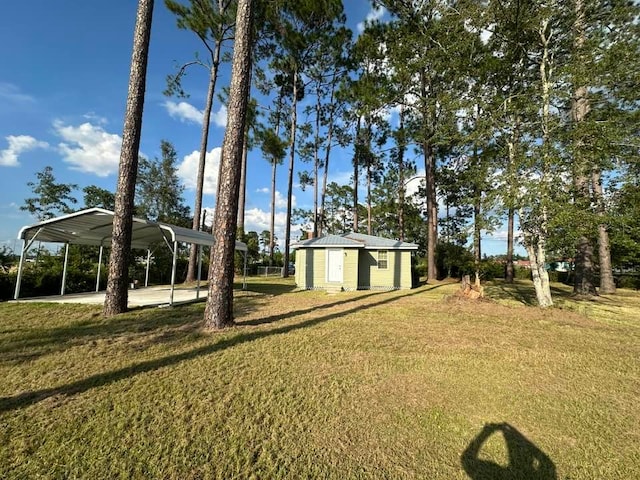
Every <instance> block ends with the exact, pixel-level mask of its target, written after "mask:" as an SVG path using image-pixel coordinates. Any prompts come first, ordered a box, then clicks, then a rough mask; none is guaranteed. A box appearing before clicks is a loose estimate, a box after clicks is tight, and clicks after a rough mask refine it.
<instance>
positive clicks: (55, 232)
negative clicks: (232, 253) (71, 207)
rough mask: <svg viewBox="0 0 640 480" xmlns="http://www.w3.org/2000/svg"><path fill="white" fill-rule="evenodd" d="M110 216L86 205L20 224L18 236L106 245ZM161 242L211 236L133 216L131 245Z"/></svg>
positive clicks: (208, 241)
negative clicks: (57, 215) (66, 213)
mask: <svg viewBox="0 0 640 480" xmlns="http://www.w3.org/2000/svg"><path fill="white" fill-rule="evenodd" d="M113 217H114V212H112V211H111V210H105V209H104V208H97V207H96V208H88V209H86V210H81V211H79V212H74V213H70V214H68V215H63V216H60V217H56V218H52V219H50V220H45V221H43V222H40V223H36V224H35V225H27V226H25V227H22V228H21V229H20V232H19V233H18V238H19V239H21V240H24V241H25V242H29V241H31V240H32V239H34V238H35V239H37V240H39V241H42V242H52V243H70V244H77V245H95V246H105V247H108V246H110V245H111V238H112V227H113ZM36 237H37V238H36ZM165 241H167V242H171V243H173V242H184V243H193V244H196V245H209V246H211V245H213V235H211V234H210V233H206V232H199V231H196V230H191V229H189V228H184V227H178V226H176V225H170V224H168V223H159V222H151V221H149V220H144V219H142V218H135V217H134V218H133V231H132V239H131V248H142V249H147V248H149V247H150V246H151V245H154V244H156V243H164V242H165ZM236 250H241V251H243V252H246V251H247V245H246V244H244V243H242V242H236Z"/></svg>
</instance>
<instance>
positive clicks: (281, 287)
mask: <svg viewBox="0 0 640 480" xmlns="http://www.w3.org/2000/svg"><path fill="white" fill-rule="evenodd" d="M234 288H235V285H234ZM239 288H242V284H239ZM296 288H297V287H296V285H295V284H292V283H291V284H289V283H280V282H274V283H266V282H265V283H257V282H251V279H247V290H248V291H250V292H257V293H264V294H266V295H282V294H284V293H290V292H293V291H294V290H295V289H296Z"/></svg>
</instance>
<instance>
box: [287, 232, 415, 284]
mask: <svg viewBox="0 0 640 480" xmlns="http://www.w3.org/2000/svg"><path fill="white" fill-rule="evenodd" d="M291 246H292V248H294V249H296V269H295V271H296V273H295V279H296V284H297V285H298V287H300V288H304V289H307V290H311V289H318V290H394V289H409V288H412V275H411V256H412V254H413V252H415V251H416V250H417V249H418V245H416V244H414V243H407V242H400V241H398V240H391V239H388V238H382V237H374V236H372V235H363V234H361V233H348V234H344V235H325V236H322V237H318V238H311V239H308V240H304V241H301V242H298V243H294V244H292V245H291Z"/></svg>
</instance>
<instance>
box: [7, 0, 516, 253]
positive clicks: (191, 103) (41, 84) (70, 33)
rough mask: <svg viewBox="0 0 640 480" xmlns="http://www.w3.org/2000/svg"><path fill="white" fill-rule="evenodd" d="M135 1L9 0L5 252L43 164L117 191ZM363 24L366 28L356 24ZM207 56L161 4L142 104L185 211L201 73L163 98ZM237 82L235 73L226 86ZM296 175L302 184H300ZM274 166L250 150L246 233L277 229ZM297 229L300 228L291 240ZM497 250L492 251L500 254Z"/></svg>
mask: <svg viewBox="0 0 640 480" xmlns="http://www.w3.org/2000/svg"><path fill="white" fill-rule="evenodd" d="M344 3H345V8H346V14H347V18H348V25H349V27H350V28H351V29H352V30H353V31H354V33H357V32H358V28H359V27H360V28H361V26H362V25H361V22H362V21H363V20H364V19H365V18H366V17H367V16H369V18H372V17H375V16H376V12H375V11H372V9H371V5H370V3H369V2H368V1H367V0H348V1H345V2H344ZM136 7H137V2H136V1H134V0H119V1H115V2H92V1H91V2H71V1H69V0H62V1H60V2H52V1H50V0H32V1H30V2H6V4H5V5H3V12H2V17H1V18H0V62H2V66H3V68H2V69H1V70H0V178H1V183H0V185H1V186H2V188H0V245H8V246H9V247H10V248H12V249H15V247H18V249H19V245H18V244H17V243H16V241H15V239H16V236H17V233H18V230H19V229H20V227H21V226H23V225H27V224H31V223H35V221H36V220H35V219H34V218H32V217H30V215H29V214H28V213H26V212H22V211H20V210H19V207H20V205H23V204H24V200H25V198H27V197H29V196H30V195H31V191H30V189H29V187H28V186H27V182H29V181H33V180H35V173H36V172H39V171H41V170H42V169H43V168H44V167H45V166H47V165H50V166H52V167H53V172H54V175H55V177H56V180H57V181H58V182H64V183H75V184H78V186H79V189H78V191H76V192H75V196H76V197H77V198H78V201H79V202H82V192H81V189H82V188H83V187H85V186H87V185H98V186H100V187H103V188H106V189H109V190H111V191H113V190H114V189H115V184H116V175H117V166H118V159H119V151H120V143H121V134H122V124H123V116H124V107H125V102H126V94H127V83H128V78H129V64H130V58H131V45H132V35H133V26H134V21H135V11H136ZM358 24H360V25H358ZM197 51H201V47H200V44H199V42H198V40H197V39H196V38H195V36H194V35H193V34H191V33H189V32H185V31H182V30H178V29H177V28H176V26H175V19H174V17H173V16H172V14H171V13H170V12H168V11H167V9H166V7H165V6H164V2H162V1H161V0H156V5H155V10H154V18H153V27H152V33H151V46H150V53H149V64H148V72H147V89H146V101H145V109H144V119H143V131H142V139H141V145H140V150H141V152H142V154H143V155H145V156H147V157H151V158H152V157H155V156H159V155H160V141H161V140H162V139H166V140H168V141H170V142H171V143H173V145H174V146H175V148H176V150H177V152H178V155H179V164H180V167H179V174H180V176H181V178H182V180H183V182H184V184H185V186H186V187H187V189H186V191H185V200H186V204H187V205H190V206H192V205H193V197H194V195H193V193H194V191H193V184H194V182H195V176H196V174H195V169H196V165H197V158H198V148H199V144H200V132H201V129H200V125H201V116H202V115H201V113H200V112H201V110H202V109H203V107H204V98H205V95H206V88H207V72H206V71H205V70H204V69H197V68H196V69H193V70H191V71H190V73H189V75H188V77H187V80H186V82H185V85H186V90H187V92H188V93H189V94H190V97H189V98H188V99H179V98H168V97H165V96H164V95H163V94H162V92H163V90H164V89H165V87H166V76H167V74H170V73H174V72H175V71H176V66H177V65H179V64H181V63H183V62H185V61H188V60H191V59H193V55H194V53H195V52H197ZM228 80H229V71H228V68H224V70H223V71H222V73H221V77H220V79H219V83H218V85H219V86H220V87H222V86H224V85H226V84H227V83H228ZM225 114H226V112H225V110H224V109H223V108H222V109H221V105H220V103H219V101H217V100H216V103H215V105H214V114H213V118H212V120H213V121H212V129H211V132H210V136H209V148H208V150H209V153H208V158H210V161H209V162H208V167H207V168H208V169H210V170H208V172H207V180H206V185H205V198H204V206H205V207H213V206H214V203H215V199H214V197H213V195H212V193H213V191H215V181H216V179H215V176H216V174H217V158H218V154H219V147H220V145H221V142H222V137H223V134H224V125H225V121H226V115H225ZM349 162H350V152H349V150H345V151H338V150H336V151H335V154H334V155H333V156H332V167H331V168H332V169H331V171H330V180H334V181H337V182H338V183H347V182H348V181H349V176H350V174H351V170H350V166H349ZM296 178H297V176H296ZM269 179H270V166H269V164H268V163H267V161H265V160H264V159H263V158H262V156H261V154H260V151H259V150H257V149H256V150H254V151H252V152H250V153H249V159H248V176H247V205H246V220H245V222H246V230H256V231H258V232H261V231H262V230H266V229H268V225H269V198H270V195H269V187H270V185H269ZM277 189H278V190H279V192H281V194H279V195H278V197H279V199H280V201H279V202H278V204H279V205H278V211H277V212H278V213H277V230H278V231H277V232H276V235H277V236H278V237H279V238H284V234H283V233H282V232H283V230H284V209H285V207H286V205H285V203H284V202H285V200H286V198H285V197H284V195H285V192H286V168H284V167H282V168H280V171H279V175H278V180H277ZM294 197H295V205H294V206H297V207H303V208H310V207H311V206H312V204H313V200H312V195H311V192H310V191H309V189H307V192H302V191H301V190H300V189H299V188H296V189H295V191H294ZM299 233H300V232H299V230H295V229H294V230H293V231H292V234H293V236H294V238H297V235H299ZM494 245H495V247H496V248H493V246H494ZM484 248H485V250H486V251H487V253H492V252H493V251H494V250H495V251H503V250H504V247H503V242H502V241H501V240H499V241H496V240H489V241H487V242H485V247H484Z"/></svg>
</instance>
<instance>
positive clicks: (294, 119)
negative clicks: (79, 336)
mask: <svg viewBox="0 0 640 480" xmlns="http://www.w3.org/2000/svg"><path fill="white" fill-rule="evenodd" d="M297 128H298V67H297V65H296V66H295V67H294V68H293V93H292V100H291V132H290V134H291V139H290V140H289V176H288V182H287V218H286V220H285V232H284V267H283V269H282V277H283V278H287V277H288V276H289V243H290V240H291V201H292V195H293V166H294V161H295V156H296V130H297Z"/></svg>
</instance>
